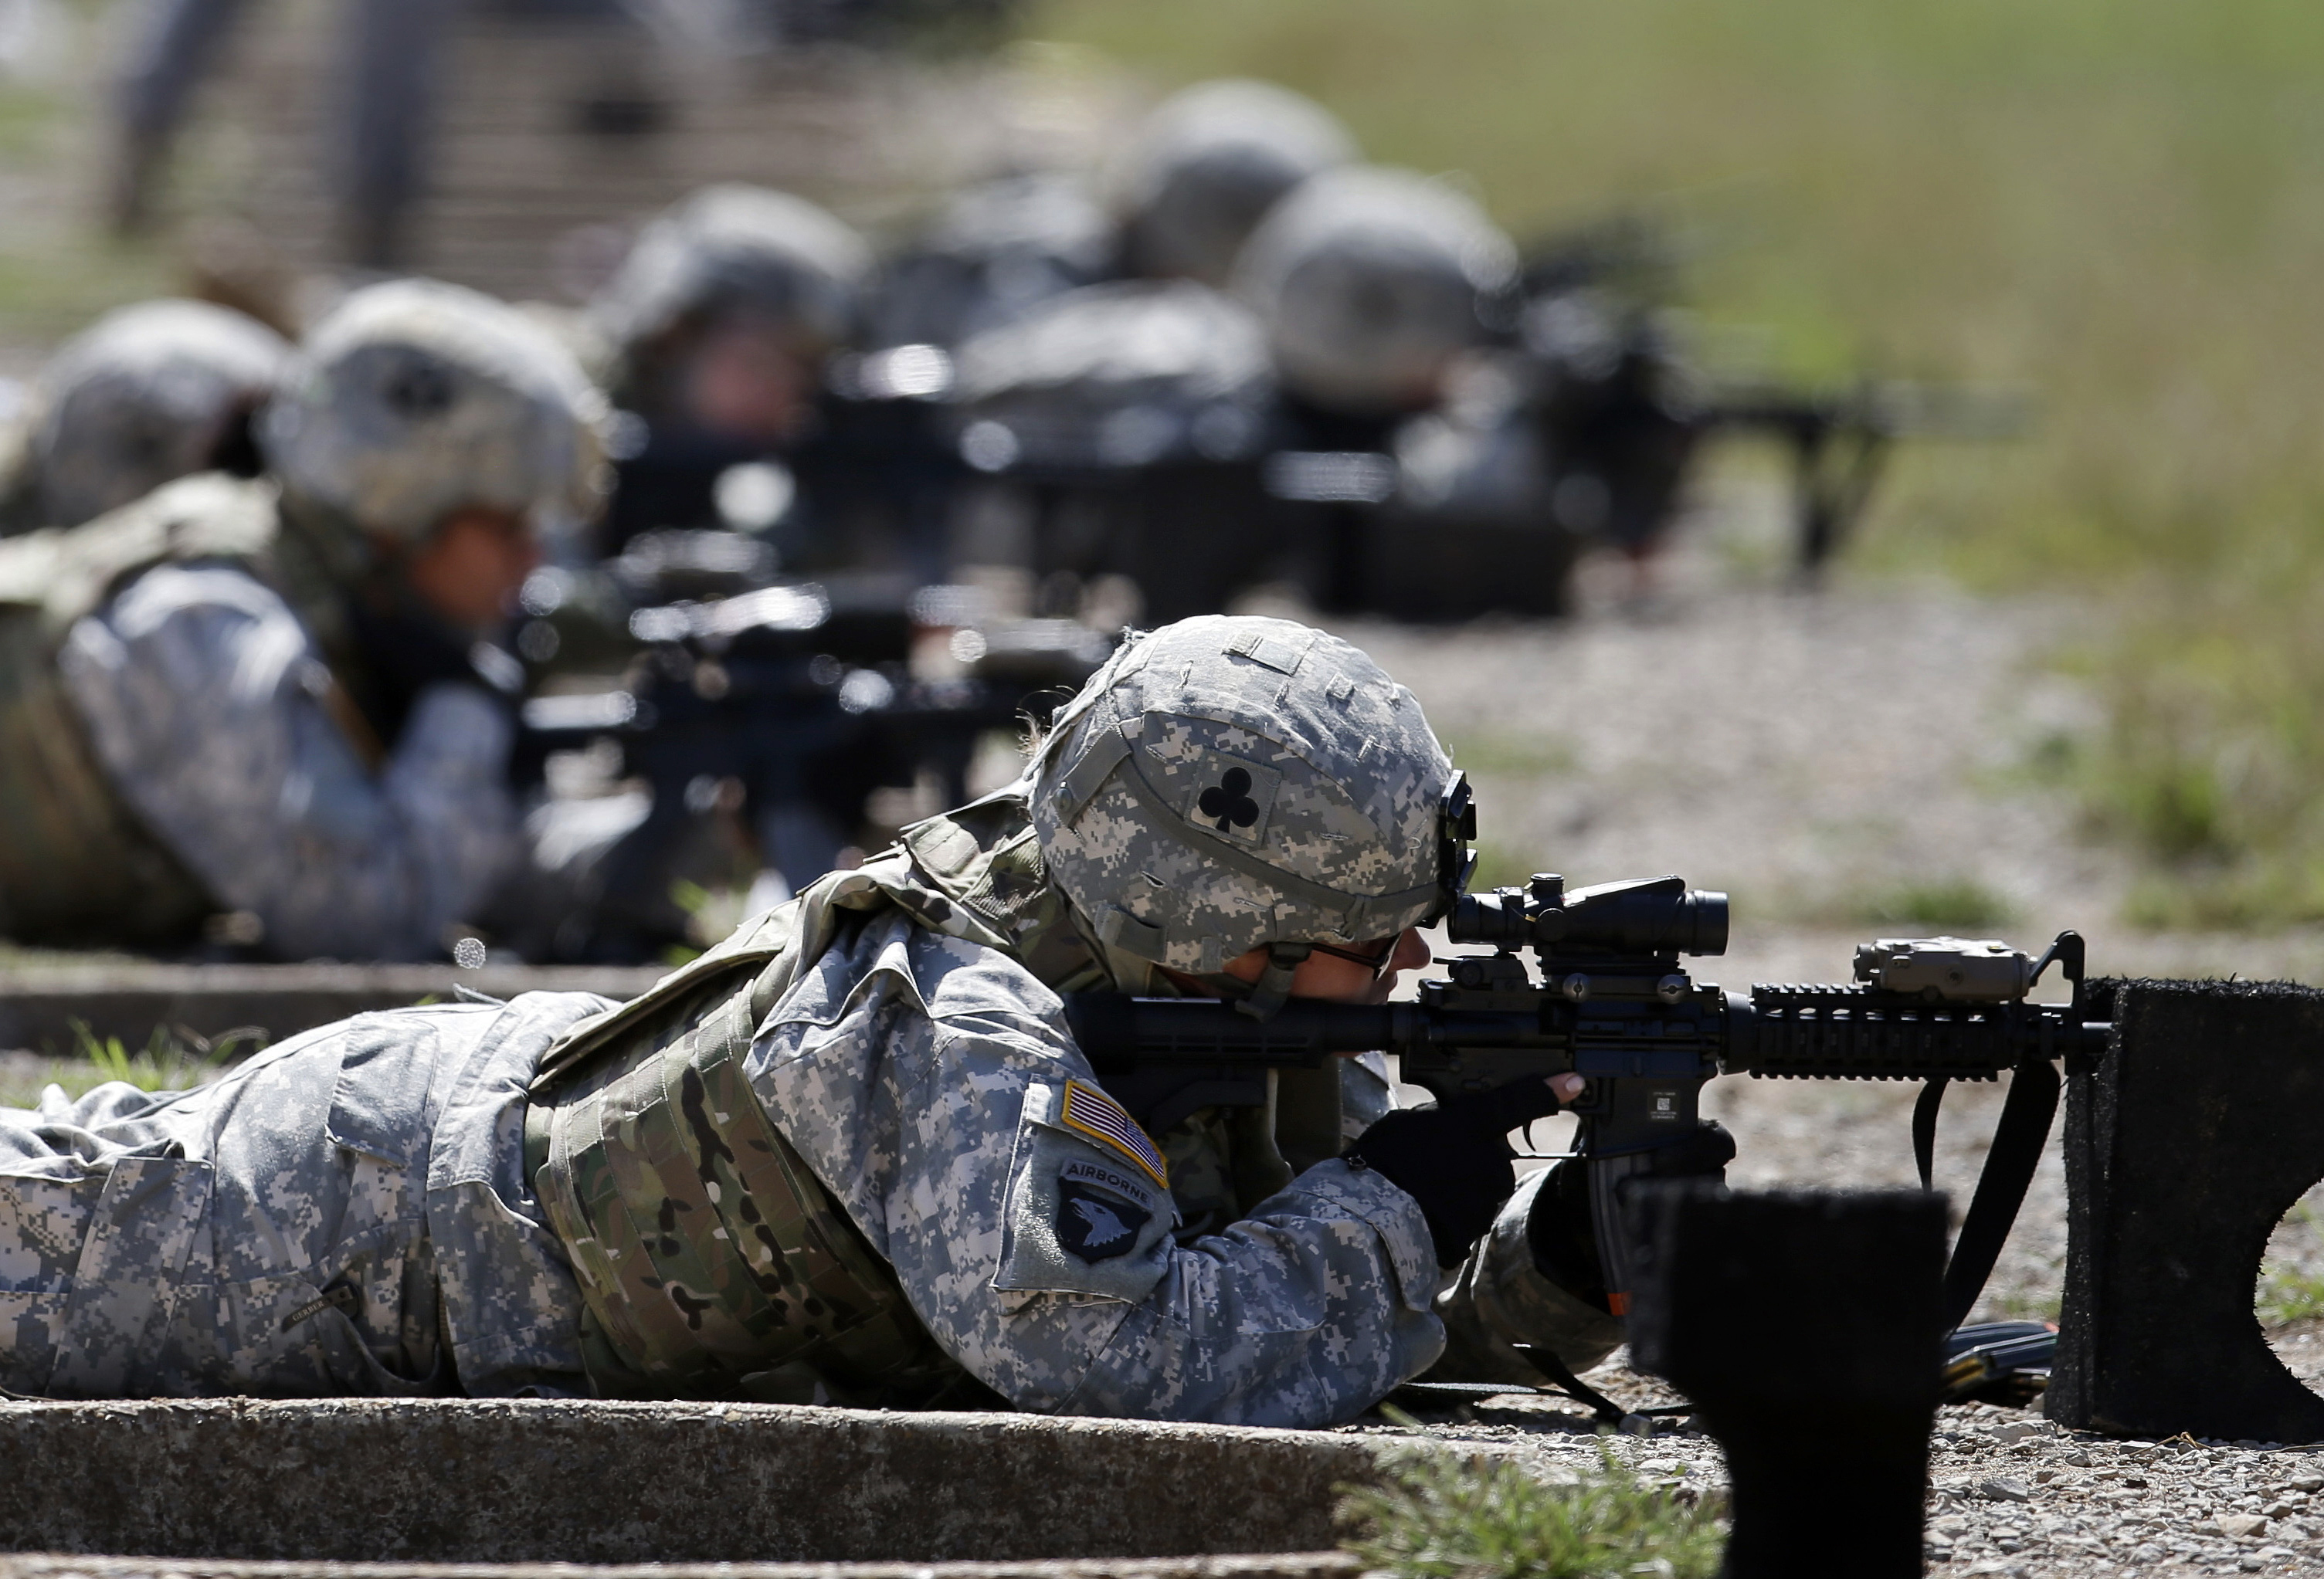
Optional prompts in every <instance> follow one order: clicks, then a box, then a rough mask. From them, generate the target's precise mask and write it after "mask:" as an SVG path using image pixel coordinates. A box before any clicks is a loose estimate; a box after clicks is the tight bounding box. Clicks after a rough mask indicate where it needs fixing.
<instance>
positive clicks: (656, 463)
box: [589, 186, 871, 558]
mask: <svg viewBox="0 0 2324 1579" xmlns="http://www.w3.org/2000/svg"><path fill="white" fill-rule="evenodd" d="M870 270H871V251H870V249H869V248H868V247H866V246H865V245H864V243H863V242H862V238H861V237H859V236H857V235H856V234H855V233H854V232H853V230H851V229H849V228H848V227H847V226H846V225H844V224H842V223H841V222H840V221H839V220H837V219H835V218H834V217H833V216H831V215H829V214H826V213H825V212H824V211H823V210H822V209H820V208H818V207H816V206H815V205H814V204H812V203H809V202H807V201H806V200H805V199H803V198H799V197H792V196H790V195H789V194H788V193H785V192H771V191H767V190H765V189H763V188H756V187H742V186H724V187H710V188H705V189H703V190H702V191H699V192H696V193H695V194H694V195H693V196H692V197H688V198H687V199H686V200H685V201H684V202H682V203H680V204H678V206H677V207H673V208H671V209H670V210H669V212H667V213H665V214H664V215H662V216H660V217H659V218H658V219H656V220H655V221H654V222H653V223H652V224H651V225H649V226H647V228H646V230H645V233H644V234H643V235H641V237H640V238H639V240H638V243H637V245H636V247H635V248H633V249H632V252H631V253H630V255H629V257H628V259H627V260H626V261H625V262H623V264H622V268H621V270H620V271H619V272H618V273H617V274H616V275H615V276H614V278H613V280H612V281H611V282H609V283H608V284H607V285H606V287H605V289H604V290H603V291H602V292H600V293H599V295H598V298H597V299H596V300H595V302H594V303H593V304H592V305H591V307H590V309H589V317H590V320H591V323H592V325H593V326H594V327H595V329H596V331H597V332H598V334H600V335H602V336H603V338H604V343H605V344H606V345H607V346H608V347H609V348H610V349H611V351H612V353H613V361H614V369H613V378H612V386H613V398H614V402H615V404H616V405H617V406H619V407H620V409H621V410H622V413H623V417H622V421H621V422H620V424H619V425H618V427H617V431H616V434H615V442H616V448H617V455H616V459H617V462H618V466H617V471H616V478H617V482H616V487H615V491H614V495H613V503H612V506H611V507H610V509H609V510H608V511H607V513H606V516H605V519H604V523H603V528H602V531H601V532H600V535H599V544H600V546H601V549H602V550H603V552H604V553H606V554H608V555H612V554H618V553H619V552H621V550H622V548H623V547H624V546H627V545H628V543H629V542H630V540H631V539H632V538H633V537H637V536H638V535H639V534H641V533H643V532H647V531H651V530H655V529H657V528H679V529H685V528H699V527H708V526H715V525H719V524H721V523H722V521H724V522H725V523H726V524H731V525H738V526H741V527H743V528H745V529H755V530H759V531H768V530H771V529H776V528H780V534H779V540H780V541H781V543H782V544H783V545H784V546H786V547H788V548H789V549H790V550H791V551H792V552H791V554H789V555H786V557H787V558H788V557H793V556H806V557H810V558H812V557H814V556H815V555H816V551H817V549H818V548H819V549H822V550H823V551H824V552H825V555H826V556H828V555H831V554H835V553H837V552H838V550H837V548H836V547H835V546H833V545H832V544H830V543H829V542H828V541H827V540H824V541H817V540H816V535H817V534H818V533H819V534H820V535H821V537H823V538H825V539H827V538H828V537H830V536H831V535H833V534H834V533H835V530H836V528H835V523H833V522H831V521H829V520H824V521H820V522H817V521H814V520H812V519H810V518H811V517H812V516H813V515H814V514H815V513H816V512H815V511H814V510H812V509H811V508H810V507H807V506H806V505H805V504H803V503H802V504H801V506H800V508H799V509H798V512H797V519H793V511H792V509H791V506H792V502H793V501H792V500H790V499H787V498H778V499H761V498H753V497H745V498H743V499H742V500H736V499H735V498H733V497H726V498H724V500H723V503H724V509H723V510H722V508H721V505H722V497H721V489H720V482H721V480H722V479H728V478H729V475H730V473H732V472H733V469H734V468H737V467H743V466H760V467H761V468H766V473H765V474H766V475H768V476H771V477H778V478H781V479H783V480H784V482H788V485H789V487H790V488H791V489H792V490H793V491H796V488H797V483H796V482H795V481H793V480H792V473H793V468H792V467H790V466H779V467H774V468H767V465H766V464H767V462H768V461H769V459H770V457H775V456H790V457H792V458H793V460H794V463H796V456H797V452H798V450H799V449H800V448H801V447H802V446H803V445H806V444H807V443H808V442H809V441H810V440H811V439H812V438H813V437H814V436H816V433H817V431H818V429H819V428H820V427H821V426H822V419H821V415H820V409H819V408H820V406H821V402H822V399H823V393H824V383H825V376H824V375H825V363H826V361H827V359H828V358H829V357H830V355H831V354H832V353H833V352H834V351H835V350H837V349H838V348H840V347H842V346H844V345H845V344H848V343H849V341H850V339H851V337H852V336H853V333H854V328H855V318H856V312H857V305H858V302H857V298H858V293H859V291H860V289H861V288H862V284H863V281H864V277H865V276H866V275H867V274H868V273H869V271H870ZM757 474H758V473H748V474H746V475H757ZM776 486H777V490H778V491H780V490H781V488H782V486H783V484H782V483H781V482H779V483H777V485H776ZM735 488H736V485H735V484H734V483H733V482H732V481H731V479H730V480H729V481H728V483H727V490H726V491H727V493H728V494H729V495H731V494H732V493H733V492H734V491H735ZM741 491H742V493H743V494H745V495H751V494H753V493H754V492H756V493H760V494H763V493H765V492H766V490H765V489H764V488H763V487H761V488H759V489H757V490H755V491H754V490H752V489H751V488H747V487H746V488H742V490H741ZM753 507H755V508H753Z"/></svg>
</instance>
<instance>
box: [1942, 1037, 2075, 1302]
mask: <svg viewBox="0 0 2324 1579" xmlns="http://www.w3.org/2000/svg"><path fill="white" fill-rule="evenodd" d="M2059 1085H2060V1082H2059V1078H2058V1069H2057V1066H2056V1065H2055V1064H2053V1063H2052V1062H2051V1061H2050V1060H2048V1059H2046V1058H2044V1057H2043V1056H2041V1055H2040V1054H2039V1053H2036V1054H2033V1056H2031V1057H2028V1058H2027V1059H2026V1060H2024V1062H2023V1063H2021V1064H2019V1065H2018V1066H2017V1071H2016V1077H2015V1079H2012V1080H2011V1081H2010V1082H2009V1096H2008V1098H2007V1099H2006V1101H2004V1102H2003V1103H2002V1106H2001V1124H2000V1126H1999V1127H1998V1128H1997V1129H1996V1130H1995V1131H1994V1135H1993V1149H1992V1150H1991V1151H1989V1152H1987V1153H1986V1156H1985V1170H1984V1171H1983V1172H1982V1173H1980V1174H1979V1175H1978V1180H1977V1194H1976V1195H1975V1196H1973V1197H1971V1198H1970V1199H1969V1216H1967V1217H1966V1218H1965V1219H1963V1221H1962V1223H1961V1231H1960V1238H1959V1239H1957V1240H1955V1241H1954V1242H1953V1253H1952V1259H1951V1261H1950V1262H1948V1263H1947V1264H1946V1266H1945V1330H1946V1331H1948V1332H1950V1331H1951V1330H1952V1329H1953V1328H1954V1327H1959V1326H1960V1324H1961V1322H1962V1321H1963V1320H1964V1319H1965V1318H1967V1317H1968V1315H1969V1310H1970V1308H1971V1307H1973V1306H1975V1305H1976V1303H1977V1297H1978V1294H1979V1293H1980V1292H1982V1291H1983V1290H1984V1288H1985V1280H1986V1279H1987V1278H1988V1277H1990V1276H1991V1275H1992V1274H1993V1263H1994V1262H1997V1261H1998V1260H1999V1259H2000V1258H2001V1246H2002V1242H2003V1241H2004V1240H2006V1239H2007V1238H2008V1237H2009V1228H2010V1225H2011V1224H2013V1223H2015V1221H2016V1220H2017V1208H2018V1207H2020V1206H2021V1205H2023V1204H2024V1200H2025V1190H2026V1187H2027V1186H2029V1185H2031V1184H2032V1183H2033V1170H2034V1169H2035V1168H2036V1167H2038V1166H2039V1165H2040V1163H2041V1161H2042V1148H2043V1145H2044V1144H2045V1143H2047V1142H2048V1141H2049V1138H2050V1124H2051V1121H2052V1119H2054V1118H2055V1117H2056V1116H2057V1113H2058V1090H2059ZM1923 1100H1924V1101H1925V1100H1926V1098H1925V1097H1923ZM1918 1119H1919V1115H1918V1114H1917V1113H1915V1115H1914V1127H1915V1130H1916V1131H1917V1129H1918ZM1930 1121H1931V1134H1932V1139H1933V1136H1934V1128H1935V1115H1934V1112H1933V1111H1932V1113H1931V1115H1930ZM1918 1139H1919V1137H1918V1135H1917V1134H1915V1136H1914V1141H1915V1144H1916V1145H1917V1143H1918Z"/></svg>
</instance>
